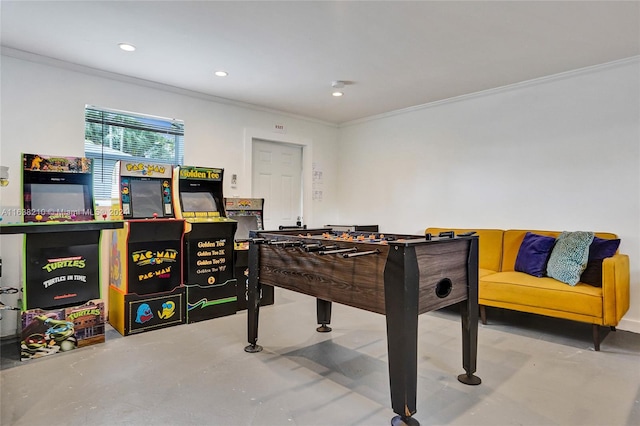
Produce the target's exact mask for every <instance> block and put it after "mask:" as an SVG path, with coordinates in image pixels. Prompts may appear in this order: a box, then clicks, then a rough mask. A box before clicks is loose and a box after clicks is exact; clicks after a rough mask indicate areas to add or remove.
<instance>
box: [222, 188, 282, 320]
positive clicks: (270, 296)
mask: <svg viewBox="0 0 640 426" xmlns="http://www.w3.org/2000/svg"><path fill="white" fill-rule="evenodd" d="M224 204H225V210H226V211H227V216H228V217H230V218H232V219H233V220H235V221H237V222H238V229H237V230H236V234H235V240H234V242H235V244H234V248H235V251H234V258H233V260H234V265H235V269H234V270H235V276H236V280H237V281H238V310H239V311H242V310H245V309H247V300H248V299H247V296H248V293H247V291H248V288H249V287H248V280H249V232H250V231H255V230H258V231H262V230H264V227H263V221H262V218H263V217H264V198H225V200H224ZM273 302H274V289H273V287H272V286H270V285H266V284H265V285H263V286H262V287H261V290H260V306H267V305H273Z"/></svg>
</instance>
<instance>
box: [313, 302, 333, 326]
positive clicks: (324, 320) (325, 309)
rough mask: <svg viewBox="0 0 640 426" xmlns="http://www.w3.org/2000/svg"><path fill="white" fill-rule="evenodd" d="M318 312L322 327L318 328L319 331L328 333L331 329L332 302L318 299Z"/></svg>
mask: <svg viewBox="0 0 640 426" xmlns="http://www.w3.org/2000/svg"><path fill="white" fill-rule="evenodd" d="M316 312H317V316H318V324H320V327H318V328H316V331H317V332H319V333H328V332H330V331H331V327H329V325H328V324H331V302H329V301H327V300H322V299H316Z"/></svg>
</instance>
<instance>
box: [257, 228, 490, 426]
mask: <svg viewBox="0 0 640 426" xmlns="http://www.w3.org/2000/svg"><path fill="white" fill-rule="evenodd" d="M263 284H266V285H270V286H275V287H281V288H284V289H288V290H293V291H297V292H299V293H303V294H307V295H310V296H314V297H316V299H317V322H318V324H319V327H318V328H317V329H316V330H317V331H318V332H329V331H331V327H329V324H330V323H331V304H332V302H336V303H342V304H345V305H348V306H352V307H355V308H359V309H364V310H367V311H371V312H376V313H379V314H383V315H385V316H386V323H387V350H388V358H389V382H390V390H391V406H392V408H393V411H394V412H395V413H396V414H397V416H395V417H394V418H393V419H392V420H391V424H392V425H417V424H419V422H418V421H417V420H416V419H415V418H414V417H413V415H414V414H415V413H416V388H417V339H418V315H420V314H423V313H425V312H429V311H433V310H436V309H440V308H443V307H446V306H451V305H454V304H459V305H460V312H461V322H462V365H463V368H464V370H465V373H463V374H460V375H459V376H458V380H459V381H460V382H462V383H464V384H468V385H477V384H480V382H481V380H480V378H479V377H477V376H475V375H474V373H475V371H476V358H477V341H478V237H477V236H475V235H473V233H470V234H466V235H464V234H463V235H457V236H456V235H455V234H453V233H452V232H451V233H442V234H440V235H438V236H432V235H429V234H426V235H424V236H416V235H388V234H387V235H384V234H379V233H369V232H351V233H334V232H333V231H332V230H331V229H315V230H303V231H300V230H283V231H252V234H251V238H250V246H249V285H248V287H249V288H248V341H249V345H248V346H247V347H246V348H245V351H247V352H259V351H261V350H262V347H261V346H260V345H258V344H257V341H258V314H259V309H260V296H259V295H260V290H261V286H262V285H263Z"/></svg>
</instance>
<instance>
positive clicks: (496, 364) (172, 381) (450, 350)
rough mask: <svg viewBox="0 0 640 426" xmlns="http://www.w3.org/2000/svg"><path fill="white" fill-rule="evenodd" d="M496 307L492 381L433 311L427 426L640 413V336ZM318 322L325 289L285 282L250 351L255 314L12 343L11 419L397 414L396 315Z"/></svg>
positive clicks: (279, 420) (488, 350) (158, 421)
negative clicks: (470, 374)
mask: <svg viewBox="0 0 640 426" xmlns="http://www.w3.org/2000/svg"><path fill="white" fill-rule="evenodd" d="M487 314H488V317H489V324H488V325H485V326H483V325H481V326H480V330H479V349H478V353H479V355H478V371H477V375H478V376H479V377H481V378H482V384H481V385H480V386H465V385H463V384H461V383H459V382H458V381H457V380H456V376H457V375H458V374H460V373H462V372H463V369H462V361H461V326H460V321H459V317H458V315H457V313H456V312H455V311H452V310H450V309H447V310H444V311H439V312H434V313H429V314H425V315H422V316H421V317H420V326H419V353H418V401H417V413H416V415H415V418H416V419H417V420H418V421H420V423H421V424H422V425H432V424H434V425H449V424H451V425H493V426H495V425H639V424H640V334H634V333H629V332H625V331H620V330H619V331H617V332H611V333H609V334H608V335H607V336H606V337H605V339H604V341H603V343H602V347H601V351H600V352H595V351H594V350H593V346H592V343H591V326H590V325H587V324H579V323H574V322H569V321H561V320H555V319H551V318H544V317H539V316H535V315H528V314H522V313H517V312H508V311H503V310H497V309H488V310H487ZM315 327H316V324H315V300H314V299H313V298H311V297H308V296H304V295H299V294H296V293H292V292H288V291H285V290H280V289H277V290H276V304H275V305H273V306H267V307H264V308H262V309H261V312H260V331H259V336H260V338H259V341H258V342H259V343H260V344H261V345H262V346H264V351H263V352H260V353H256V354H249V353H246V352H244V350H243V348H244V346H245V345H246V340H247V339H246V337H247V336H246V334H247V331H246V330H247V316H246V312H240V313H237V314H236V315H232V316H228V317H224V318H218V319H213V320H209V321H204V322H200V323H196V324H187V325H180V326H176V327H172V328H167V329H163V330H156V331H152V332H147V333H143V334H139V335H133V336H127V337H121V336H120V335H119V334H118V333H117V332H116V331H114V330H113V329H110V330H109V331H108V334H107V341H106V343H104V344H99V345H95V346H90V347H86V348H82V349H78V350H74V351H72V352H68V353H65V354H61V355H56V356H52V357H51V358H42V359H38V360H32V361H27V362H22V363H21V362H19V361H17V351H14V350H6V349H5V350H4V351H3V353H2V368H3V369H2V371H1V372H0V378H1V379H2V381H1V387H2V399H1V400H0V409H1V417H0V423H1V424H2V425H6V426H8V425H29V426H39V425H82V426H86V425H88V424H91V425H154V426H158V425H277V426H282V425H291V426H296V425H300V426H302V425H323V426H324V425H327V426H328V425H331V426H336V425H388V424H389V423H390V419H391V418H392V417H393V415H394V413H393V412H392V410H391V408H390V406H391V405H390V396H389V387H388V380H389V376H388V371H387V355H386V354H387V348H386V334H385V319H384V317H383V316H381V315H377V314H373V313H369V312H365V311H361V310H357V309H354V308H350V307H346V306H341V305H337V304H334V306H333V321H332V327H333V332H331V333H317V332H316V331H315ZM603 331H604V333H603V334H605V333H606V330H605V329H604V328H603ZM14 346H15V345H14Z"/></svg>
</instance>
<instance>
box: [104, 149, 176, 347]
mask: <svg viewBox="0 0 640 426" xmlns="http://www.w3.org/2000/svg"><path fill="white" fill-rule="evenodd" d="M113 181H114V182H113V186H112V189H111V191H112V203H113V207H112V214H114V213H115V214H117V215H118V216H119V217H120V218H122V219H124V227H123V228H122V229H120V230H118V231H117V232H114V235H113V238H112V240H111V249H110V258H111V263H110V273H109V323H110V324H111V325H112V326H113V327H114V328H115V329H116V330H118V332H120V334H122V335H123V336H127V335H130V334H135V333H141V332H144V331H149V330H156V329H159V328H164V327H169V326H172V325H177V324H183V323H184V322H185V319H186V314H185V311H184V306H185V303H184V297H185V291H184V287H183V286H182V238H183V232H184V221H183V220H180V219H176V217H175V212H174V206H173V203H172V193H173V189H172V182H173V166H171V165H169V164H152V163H141V162H129V161H118V162H117V163H116V165H115V170H114V173H113Z"/></svg>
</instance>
